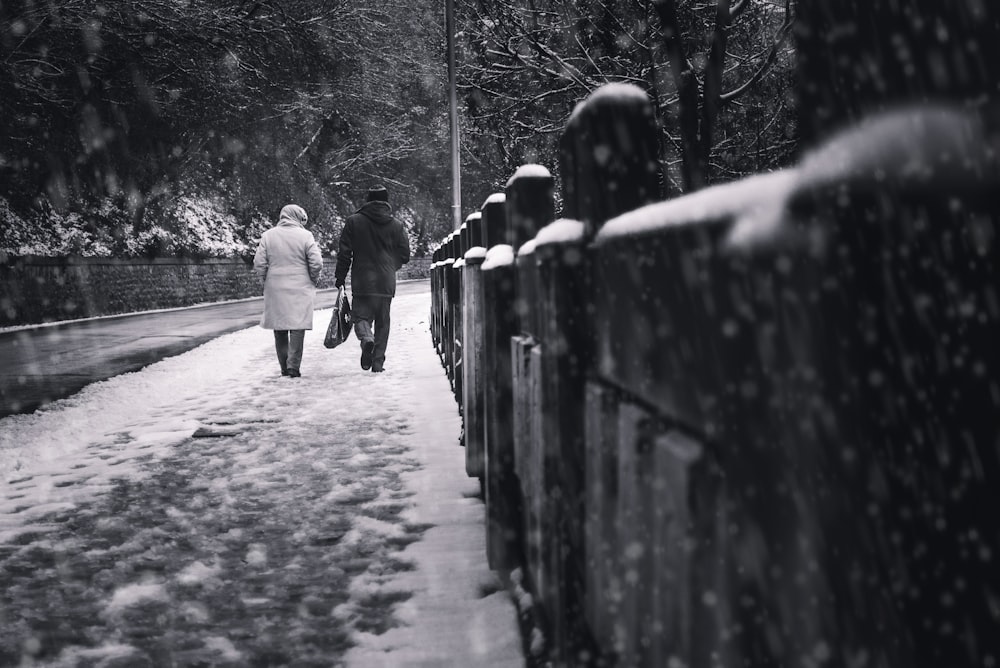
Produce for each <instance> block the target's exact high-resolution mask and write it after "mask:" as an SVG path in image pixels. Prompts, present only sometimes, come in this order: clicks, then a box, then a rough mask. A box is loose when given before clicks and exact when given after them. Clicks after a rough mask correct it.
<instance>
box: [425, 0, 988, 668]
mask: <svg viewBox="0 0 1000 668" xmlns="http://www.w3.org/2000/svg"><path fill="white" fill-rule="evenodd" d="M902 4H906V3H902ZM910 4H913V5H915V6H916V5H921V6H922V7H923V8H924V9H926V10H927V11H928V12H930V14H928V15H932V14H933V11H934V7H933V6H932V5H929V4H926V3H921V2H913V3H910ZM890 5H891V6H892V7H897V6H898V5H899V3H880V2H873V3H872V9H870V10H859V9H855V8H852V7H853V6H850V3H838V2H833V3H832V4H831V5H829V6H828V7H827V8H826V9H822V10H821V9H817V5H815V4H814V3H804V9H803V14H804V18H803V21H805V22H806V27H807V28H817V26H823V25H826V24H825V23H824V22H828V21H829V20H831V19H830V17H831V16H836V14H837V12H838V11H839V12H841V13H844V12H854V13H855V14H856V13H858V12H863V11H871V12H874V13H879V12H882V13H884V12H886V11H889V10H887V9H886V7H887V6H890ZM977 7H978V8H979V10H977V11H980V12H981V13H982V14H984V16H980V17H979V18H980V20H982V21H985V22H986V24H987V25H992V26H998V25H1000V23H998V22H997V13H998V11H1000V10H994V9H987V7H986V5H977ZM970 11H971V10H970ZM855 14H852V16H854V15H855ZM986 14H988V16H985V15H986ZM952 18H954V17H952ZM966 18H967V17H966ZM901 25H902V24H901ZM914 29H915V28H914ZM921 29H922V28H921ZM901 30H903V32H904V33H905V31H906V26H905V25H903V27H902V28H901ZM841 37H843V35H840V36H839V37H838V39H840V38H841ZM870 37H871V36H870V35H869V34H868V33H866V32H865V31H861V32H859V33H858V34H857V38H858V39H868V38H870ZM823 48H825V47H824V45H822V44H821V45H817V46H815V47H809V46H808V45H805V46H803V47H802V51H803V54H802V59H803V62H804V63H806V64H807V65H808V67H807V66H806V65H804V66H803V67H806V69H808V68H814V69H815V68H816V67H817V65H816V59H818V58H828V59H830V60H831V62H834V61H836V63H839V62H840V61H839V60H836V59H837V58H838V56H837V54H836V53H833V54H830V55H823V52H822V49H823ZM864 48H867V45H866V44H860V45H858V50H859V51H863V50H864ZM984 48H989V49H992V48H994V47H993V46H992V45H991V46H989V47H985V46H984ZM875 51H877V50H875ZM878 53H879V54H882V55H879V56H878V57H893V56H892V54H891V53H889V52H888V51H887V52H885V53H883V52H881V51H879V52H878ZM885 54H889V55H885ZM977 62H978V63H979V65H980V66H982V67H987V68H992V69H990V72H992V75H993V78H992V79H991V78H990V77H988V76H985V75H984V76H983V77H982V79H981V82H980V83H982V85H981V86H980V87H979V88H978V89H977V87H976V86H975V85H971V84H969V79H968V78H966V79H965V84H966V85H965V88H963V89H962V90H958V91H956V90H953V89H952V88H948V86H951V82H950V80H948V79H947V78H944V79H941V81H945V82H947V86H945V88H946V90H944V91H943V93H942V95H940V96H937V97H934V96H930V95H927V94H926V93H927V86H928V85H930V84H927V81H925V80H923V79H922V80H921V81H922V82H923V83H922V85H923V86H924V87H923V88H921V89H920V94H919V95H917V94H915V93H914V90H913V87H908V86H897V87H895V88H893V87H892V86H889V87H888V89H887V90H890V91H894V95H893V96H890V97H889V98H886V99H884V100H882V101H881V102H882V104H881V105H879V104H875V103H874V102H873V100H875V99H876V97H877V96H876V93H877V92H878V91H879V90H882V89H877V87H875V88H865V89H863V90H862V93H859V95H868V96H869V97H867V98H865V99H864V100H861V101H859V100H858V99H857V98H851V97H850V96H848V97H847V102H844V103H843V104H847V105H854V106H853V107H852V110H848V111H844V110H840V111H841V112H842V113H841V118H843V119H846V120H850V121H852V122H851V123H850V124H849V125H848V126H846V127H845V128H844V129H842V130H840V131H838V132H834V133H830V134H827V135H825V136H822V135H821V133H819V132H818V131H816V132H817V135H816V136H815V138H814V140H813V141H811V142H809V141H808V138H807V142H808V147H809V150H808V151H807V152H806V153H805V154H804V155H803V157H802V159H801V160H800V161H799V162H798V164H797V165H795V166H794V167H791V168H789V169H787V170H784V171H780V172H776V173H770V174H762V175H758V176H754V177H751V178H748V179H745V180H743V181H739V182H735V183H729V184H724V185H720V186H716V187H712V188H709V189H706V190H704V191H701V192H698V193H695V194H692V195H688V196H685V197H681V198H677V199H674V200H670V201H663V202H657V201H655V200H656V199H657V192H658V189H659V186H658V175H657V172H656V164H657V160H656V156H655V154H654V153H652V151H654V150H655V147H656V146H657V142H656V136H657V135H656V133H657V130H656V128H655V125H654V120H653V112H652V107H651V104H650V101H649V100H648V98H647V97H646V95H645V93H643V92H642V91H640V90H639V89H637V88H633V87H630V86H625V85H609V86H606V87H605V88H602V89H600V90H598V91H597V92H595V93H594V94H592V95H591V97H590V98H588V99H587V100H586V101H585V102H583V103H582V104H581V105H580V106H579V107H578V108H577V110H576V112H574V115H573V117H572V118H571V120H570V122H569V123H568V125H567V127H566V129H565V131H564V135H563V140H562V147H561V154H560V157H559V172H560V175H561V183H560V185H561V192H562V195H563V211H562V217H561V218H560V219H558V220H554V219H555V218H556V214H555V207H554V203H553V192H554V190H555V185H556V184H555V179H553V177H552V176H551V174H550V173H549V171H548V170H547V169H545V168H544V167H541V166H538V165H528V166H525V167H522V168H521V169H519V170H518V171H517V172H516V173H515V174H514V175H513V176H512V177H511V178H510V180H509V181H508V183H507V186H506V189H505V192H504V193H498V194H496V195H494V196H492V197H490V198H489V200H488V201H487V202H486V203H485V204H484V206H483V207H482V210H481V211H480V212H477V213H476V214H473V215H472V216H469V218H468V219H467V220H466V222H465V224H464V225H463V227H462V229H461V230H460V231H457V232H456V233H453V234H452V235H450V236H449V237H448V238H447V239H446V240H444V241H443V242H442V244H441V245H440V247H438V248H437V250H436V251H435V253H434V258H433V260H434V262H433V264H432V285H433V305H432V319H431V322H432V333H433V339H434V343H435V345H436V346H437V350H438V351H439V353H440V355H441V358H442V362H443V364H444V366H445V368H446V370H447V373H448V375H449V378H451V379H452V382H453V386H454V388H455V392H456V398H457V400H458V402H459V405H460V406H461V410H462V414H463V418H464V425H465V430H464V434H463V444H464V446H465V459H466V472H467V473H468V475H470V476H473V477H478V478H480V480H482V482H483V488H484V492H485V499H486V507H487V519H488V521H487V557H488V560H489V563H490V566H491V567H492V568H495V569H511V568H518V567H520V568H523V569H524V571H525V573H526V575H527V583H528V586H529V588H530V591H531V592H532V594H533V596H534V598H535V601H536V604H537V605H536V607H537V610H538V611H539V613H540V616H541V619H542V620H543V626H544V628H545V630H546V635H547V641H548V648H549V657H548V658H549V659H551V661H552V663H553V664H554V665H562V666H581V665H620V666H654V667H660V666H664V667H680V666H698V667H702V666H704V667H708V666H873V667H874V666H879V667H881V666H928V667H930V666H935V667H937V666H973V665H975V666H987V665H997V663H998V662H1000V633H998V632H997V629H998V628H1000V568H998V565H997V558H998V557H1000V513H998V512H997V509H998V508H1000V491H998V490H1000V293H998V289H1000V281H998V271H997V270H998V266H997V262H998V252H1000V248H998V235H997V233H998V231H1000V229H998V223H1000V197H998V196H997V193H998V192H1000V159H998V155H1000V153H998V148H1000V141H998V134H997V126H998V124H997V122H996V121H997V118H998V116H997V115H996V109H997V107H996V106H995V104H994V102H995V96H996V84H995V82H996V81H997V80H1000V78H998V77H997V76H996V75H997V74H998V67H1000V66H998V65H997V61H991V62H989V63H988V64H984V63H983V62H980V61H977ZM939 65H940V66H941V67H947V66H946V65H942V64H940V63H939ZM838 66H839V65H838ZM956 67H957V66H956ZM810 71H811V70H810ZM967 74H968V73H967ZM969 76H972V75H969ZM976 76H979V75H978V74H977V75H976ZM990 82H992V83H990ZM973 83H975V82H973ZM989 86H992V88H989ZM802 90H803V91H804V92H803V95H802V97H803V105H804V106H807V105H808V103H809V102H810V99H811V98H810V96H809V93H808V87H804V88H803V89H802ZM873 91H875V92H873ZM883 92H884V91H883ZM974 94H975V95H974ZM976 95H980V96H979V97H978V98H977V97H976ZM816 96H817V99H819V98H822V100H824V101H825V102H824V104H827V105H831V104H837V103H839V102H838V98H837V97H836V96H829V95H827V93H826V92H825V91H822V94H820V93H817V94H816ZM984 99H985V100H987V101H988V102H987V103H981V102H982V100H984ZM970 100H973V101H974V100H979V102H973V103H970ZM821 108H822V105H819V106H817V107H815V108H811V109H810V111H809V112H808V113H819V111H817V110H818V109H821ZM804 113H805V112H804ZM829 116H831V117H833V116H836V114H833V113H832V112H831V114H829ZM813 128H814V131H815V124H814V125H813ZM595 147H600V150H599V151H595V150H594V149H595Z"/></svg>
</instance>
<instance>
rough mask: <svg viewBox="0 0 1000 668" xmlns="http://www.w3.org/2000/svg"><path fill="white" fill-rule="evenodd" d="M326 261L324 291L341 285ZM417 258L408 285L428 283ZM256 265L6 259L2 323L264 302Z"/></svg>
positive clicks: (0, 283) (404, 275)
mask: <svg viewBox="0 0 1000 668" xmlns="http://www.w3.org/2000/svg"><path fill="white" fill-rule="evenodd" d="M335 262H336V261H335V260H334V259H330V258H328V259H325V260H324V264H325V269H324V273H323V277H322V279H321V281H320V287H321V288H332V287H333V274H334V265H335ZM429 265H430V260H429V259H428V258H414V259H413V261H411V262H410V264H408V265H406V266H404V267H403V269H401V270H400V272H399V274H398V277H399V279H400V280H408V279H419V278H426V277H427V275H428V267H429ZM261 292H262V289H261V283H260V280H259V279H258V278H257V275H256V274H255V273H254V271H253V267H252V266H251V265H250V264H249V263H247V262H244V261H243V260H241V259H239V258H232V259H206V260H192V259H186V258H155V259H146V258H127V259H125V258H96V257H36V256H24V257H13V256H7V257H0V326H11V325H25V324H35V323H42V322H54V321H58V320H69V319H73V318H87V317H94V316H101V315H115V314H120V313H132V312H135V311H147V310H153V309H162V308H173V307H179V306H191V305H194V304H203V303H210V302H218V301H225V300H230V299H241V298H246V297H256V296H259V295H260V294H261Z"/></svg>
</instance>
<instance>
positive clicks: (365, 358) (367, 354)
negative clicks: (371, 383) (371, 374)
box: [361, 339, 375, 371]
mask: <svg viewBox="0 0 1000 668" xmlns="http://www.w3.org/2000/svg"><path fill="white" fill-rule="evenodd" d="M374 353H375V341H373V340H372V339H367V340H365V341H362V342H361V368H362V369H364V370H365V371H368V369H370V368H372V355H373V354H374Z"/></svg>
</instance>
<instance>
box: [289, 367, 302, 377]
mask: <svg viewBox="0 0 1000 668" xmlns="http://www.w3.org/2000/svg"><path fill="white" fill-rule="evenodd" d="M301 376H302V374H301V373H299V370H298V369H289V370H288V377H289V378H300V377H301Z"/></svg>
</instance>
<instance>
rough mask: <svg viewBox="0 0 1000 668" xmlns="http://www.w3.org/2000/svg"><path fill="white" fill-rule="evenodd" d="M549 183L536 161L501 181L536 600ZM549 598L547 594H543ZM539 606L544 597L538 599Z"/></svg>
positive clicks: (541, 588) (541, 531) (518, 457)
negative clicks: (541, 306) (542, 256)
mask: <svg viewBox="0 0 1000 668" xmlns="http://www.w3.org/2000/svg"><path fill="white" fill-rule="evenodd" d="M554 189H555V183H554V180H553V178H552V175H551V174H550V173H549V170H548V169H546V168H545V167H543V166H541V165H523V166H521V167H520V168H518V169H517V171H515V172H514V175H513V176H511V178H510V180H508V181H507V187H506V195H507V240H508V243H510V245H511V246H512V247H513V248H514V249H515V251H516V259H515V269H514V274H515V282H516V296H515V300H514V309H515V319H516V322H517V324H518V327H517V329H516V331H515V336H513V337H511V340H510V355H511V365H512V384H513V385H512V392H513V425H514V463H515V472H516V474H517V477H518V480H519V481H520V485H521V494H522V508H523V511H524V516H523V527H524V549H525V554H524V558H525V562H526V569H527V575H528V581H529V586H530V588H531V590H532V591H534V592H536V595H537V596H539V597H540V599H545V598H546V593H545V592H547V591H549V590H550V589H551V581H550V580H551V574H550V573H547V572H546V571H545V568H544V559H543V556H544V555H545V554H546V552H547V550H548V546H547V545H546V541H547V538H548V534H547V529H548V527H547V526H546V523H545V506H546V498H547V494H546V490H545V483H544V480H543V471H544V464H543V459H542V448H543V443H542V439H541V420H542V406H541V399H540V383H541V378H540V374H541V363H540V360H541V357H540V356H541V350H540V349H539V348H538V346H537V345H536V344H537V342H538V336H539V331H538V314H537V311H538V298H537V295H538V267H537V264H536V262H535V255H534V251H533V248H534V245H535V242H534V236H535V234H537V232H538V231H539V229H541V228H542V227H543V226H545V225H547V224H548V223H550V222H551V221H552V219H553V218H554V217H555V199H554ZM548 598H550V599H551V597H548ZM540 602H541V603H542V606H543V608H544V606H545V603H544V600H540Z"/></svg>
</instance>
